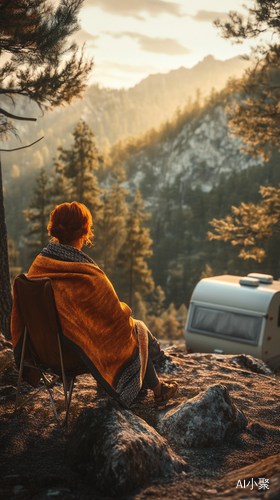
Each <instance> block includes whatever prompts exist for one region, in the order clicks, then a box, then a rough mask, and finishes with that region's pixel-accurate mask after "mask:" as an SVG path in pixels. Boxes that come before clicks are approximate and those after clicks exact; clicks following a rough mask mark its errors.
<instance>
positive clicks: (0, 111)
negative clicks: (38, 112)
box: [0, 108, 37, 122]
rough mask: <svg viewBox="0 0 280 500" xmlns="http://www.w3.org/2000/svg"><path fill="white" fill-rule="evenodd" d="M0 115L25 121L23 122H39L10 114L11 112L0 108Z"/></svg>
mask: <svg viewBox="0 0 280 500" xmlns="http://www.w3.org/2000/svg"><path fill="white" fill-rule="evenodd" d="M0 114H1V115H4V116H7V117H8V118H13V119H14V120H23V121H28V122H36V121H37V118H29V117H27V116H17V115H13V114H12V113H9V111H6V110H5V109H3V108H0Z"/></svg>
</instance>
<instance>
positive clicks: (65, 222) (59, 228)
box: [48, 201, 93, 245]
mask: <svg viewBox="0 0 280 500" xmlns="http://www.w3.org/2000/svg"><path fill="white" fill-rule="evenodd" d="M91 227H92V216H91V213H90V211H89V209H88V208H87V207H86V206H85V205H83V203H78V202H77V201H73V202H72V203H62V204H61V205H57V207H56V208H55V209H54V210H53V211H52V212H51V215H50V222H49V224H48V234H49V235H50V236H52V239H51V241H56V242H57V241H58V242H59V243H62V244H64V245H69V243H71V242H72V241H74V240H77V239H80V238H82V237H84V244H85V245H88V244H89V245H92V238H93V232H92V230H91Z"/></svg>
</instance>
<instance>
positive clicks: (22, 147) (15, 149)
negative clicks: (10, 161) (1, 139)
mask: <svg viewBox="0 0 280 500" xmlns="http://www.w3.org/2000/svg"><path fill="white" fill-rule="evenodd" d="M42 139H44V136H42V137H40V139H37V141H35V142H32V144H27V146H21V147H20V148H14V149H0V151H9V152H10V151H19V150H20V149H25V148H30V146H33V145H34V144H36V143H37V142H39V141H41V140H42Z"/></svg>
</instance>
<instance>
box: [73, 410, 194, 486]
mask: <svg viewBox="0 0 280 500" xmlns="http://www.w3.org/2000/svg"><path fill="white" fill-rule="evenodd" d="M68 452H69V459H70V463H71V465H72V466H73V467H74V469H75V470H76V471H79V472H80V473H82V474H83V475H84V476H85V479H86V481H89V482H90V483H92V485H93V487H94V489H96V490H97V491H99V492H101V493H102V494H107V495H113V496H120V495H123V494H127V493H129V492H131V491H133V490H135V489H136V488H138V487H140V486H143V485H144V484H146V483H148V482H149V481H150V480H151V479H155V478H158V477H173V476H174V475H176V474H177V473H180V472H183V471H185V470H186V469H187V464H186V462H185V461H184V460H183V459H182V458H180V457H179V456H177V455H176V454H175V453H174V452H173V451H172V450H171V448H170V447H169V445H168V444H167V442H166V440H165V439H164V438H163V437H162V436H160V435H159V434H158V433H157V432H156V431H155V429H153V428H152V427H150V426H149V425H148V424H147V423H146V422H145V421H144V420H142V419H141V418H139V417H137V416H136V415H133V414H132V413H130V412H129V411H126V410H121V411H120V410H119V409H118V407H117V406H116V405H115V404H114V403H111V402H109V403H108V402H106V403H103V404H102V405H101V406H100V407H99V408H96V409H94V408H90V409H87V410H85V411H83V412H82V413H81V414H80V416H79V418H78V420H77V422H76V424H75V426H74V427H73V430H72V432H71V434H70V436H69V442H68Z"/></svg>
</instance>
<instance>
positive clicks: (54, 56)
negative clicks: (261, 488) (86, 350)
mask: <svg viewBox="0 0 280 500" xmlns="http://www.w3.org/2000/svg"><path fill="white" fill-rule="evenodd" d="M82 3H83V0H60V1H59V3H58V4H57V2H56V6H53V5H52V3H51V2H49V0H0V56H1V55H3V54H4V55H7V56H8V58H6V62H4V64H3V65H2V66H1V67H0V81H1V89H0V95H2V96H3V98H4V99H3V102H5V103H6V104H7V103H9V102H10V101H12V102H13V103H16V97H18V96H21V97H26V98H27V99H29V100H30V101H33V102H35V103H36V104H38V106H39V107H40V108H41V110H46V109H53V108H55V107H57V106H61V105H65V104H69V103H70V102H71V101H72V100H73V99H74V98H75V97H81V95H82V93H83V91H84V90H85V88H86V84H87V77H88V75H89V73H90V72H91V69H92V67H93V60H85V58H84V51H82V53H81V55H79V54H78V47H77V45H76V44H75V43H69V42H68V40H69V37H70V36H71V35H73V33H75V31H77V30H78V29H79V24H78V14H79V11H80V8H81V5H82ZM67 54H69V56H70V57H68V58H67V57H66V55H67ZM11 120H20V121H22V120H26V121H36V118H33V117H32V118H30V117H25V116H18V115H15V114H13V113H11V112H10V111H9V109H8V107H7V106H6V109H4V108H3V107H2V105H1V107H0V140H4V139H7V138H8V135H9V133H10V132H13V133H14V134H15V135H16V136H17V130H16V128H15V126H14V125H13V121H11ZM0 182H1V186H0V269H1V279H0V330H1V331H2V333H3V334H4V335H5V336H7V337H8V338H9V337H10V327H9V324H10V316H11V310H12V297H11V287H10V278H9V261H8V248H7V228H6V223H5V209H4V199H3V189H2V174H1V165H0Z"/></svg>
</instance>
